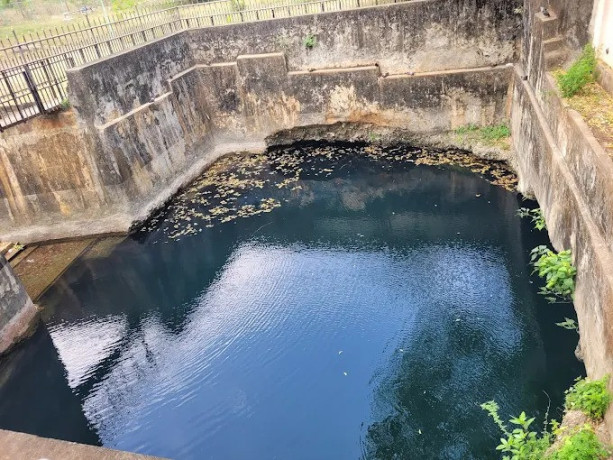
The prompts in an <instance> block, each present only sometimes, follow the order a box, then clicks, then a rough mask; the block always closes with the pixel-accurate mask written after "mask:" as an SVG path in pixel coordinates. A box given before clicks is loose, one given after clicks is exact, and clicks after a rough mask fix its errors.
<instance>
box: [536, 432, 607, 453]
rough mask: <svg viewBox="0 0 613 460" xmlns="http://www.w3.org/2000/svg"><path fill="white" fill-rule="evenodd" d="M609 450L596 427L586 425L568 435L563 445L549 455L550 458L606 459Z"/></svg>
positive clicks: (564, 438)
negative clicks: (599, 437)
mask: <svg viewBox="0 0 613 460" xmlns="http://www.w3.org/2000/svg"><path fill="white" fill-rule="evenodd" d="M608 455H609V452H608V451H607V449H605V447H604V446H603V445H602V443H601V442H600V441H599V440H598V438H597V437H596V433H594V429H593V428H592V427H591V426H589V425H584V426H583V427H581V428H580V429H579V430H576V431H575V432H574V433H572V434H569V435H566V436H564V437H563V438H562V440H561V445H560V447H558V448H557V449H556V450H555V451H553V452H552V453H551V455H548V456H547V457H545V458H547V459H548V460H598V459H605V458H607V457H608Z"/></svg>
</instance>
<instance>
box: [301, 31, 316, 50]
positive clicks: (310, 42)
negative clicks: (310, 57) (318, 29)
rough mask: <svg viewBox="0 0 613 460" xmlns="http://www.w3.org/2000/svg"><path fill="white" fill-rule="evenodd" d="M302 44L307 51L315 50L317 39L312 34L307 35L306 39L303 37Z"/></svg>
mask: <svg viewBox="0 0 613 460" xmlns="http://www.w3.org/2000/svg"><path fill="white" fill-rule="evenodd" d="M303 44H304V46H305V47H306V48H307V49H313V48H315V45H316V44H317V37H316V36H315V35H313V34H309V35H307V36H306V37H304V41H303Z"/></svg>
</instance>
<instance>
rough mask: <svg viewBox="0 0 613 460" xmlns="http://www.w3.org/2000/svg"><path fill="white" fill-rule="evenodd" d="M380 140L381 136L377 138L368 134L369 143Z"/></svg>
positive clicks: (372, 134)
mask: <svg viewBox="0 0 613 460" xmlns="http://www.w3.org/2000/svg"><path fill="white" fill-rule="evenodd" d="M380 138H381V136H379V135H378V134H375V133H368V140H369V141H370V142H376V141H378V140H379V139H380Z"/></svg>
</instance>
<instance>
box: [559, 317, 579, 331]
mask: <svg viewBox="0 0 613 460" xmlns="http://www.w3.org/2000/svg"><path fill="white" fill-rule="evenodd" d="M556 326H560V327H563V328H564V329H568V330H569V331H577V332H579V325H578V324H577V321H575V320H574V319H570V318H566V317H565V318H564V321H562V322H561V323H556Z"/></svg>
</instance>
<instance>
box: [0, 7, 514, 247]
mask: <svg viewBox="0 0 613 460" xmlns="http://www.w3.org/2000/svg"><path fill="white" fill-rule="evenodd" d="M513 5H514V2H508V1H505V0H495V1H488V2H484V1H476V0H453V1H451V2H450V1H447V0H419V1H415V2H411V3H403V4H397V5H389V6H381V7H374V8H364V9H360V10H354V11H348V12H340V13H329V14H322V15H314V16H305V17H300V18H290V19H279V20H272V21H265V22H258V23H250V24H239V25H234V26H224V27H218V28H211V29H202V30H194V31H189V32H183V33H178V34H175V35H172V36H170V37H167V38H164V39H160V40H157V41H155V42H151V43H149V44H147V45H145V46H143V47H140V48H137V49H134V50H132V51H128V52H125V53H122V54H120V55H118V56H114V57H110V58H107V59H104V60H101V61H99V62H96V63H93V64H90V65H88V66H85V67H82V68H76V69H71V70H70V71H69V73H68V78H69V91H70V100H71V103H72V105H73V107H74V112H75V115H71V114H62V115H60V116H56V117H48V118H46V119H45V118H38V119H36V120H34V121H33V122H32V123H31V124H29V125H22V126H19V127H17V128H15V129H14V130H9V131H7V132H5V133H2V134H0V160H1V161H0V163H1V164H0V172H1V171H3V170H4V173H3V174H2V175H0V185H1V187H2V192H1V194H0V197H2V199H3V201H2V203H3V206H2V207H0V236H1V237H2V238H4V239H9V240H19V241H34V240H41V239H49V238H59V237H65V236H77V235H87V234H92V233H99V232H113V231H127V230H128V229H129V228H130V226H131V225H132V224H133V223H134V222H135V221H138V220H140V219H144V218H145V217H147V215H148V213H149V212H151V211H152V210H153V209H154V208H155V207H158V206H160V205H161V204H162V203H163V202H164V201H165V200H166V199H168V198H170V196H172V194H173V193H175V192H176V190H177V189H178V188H179V187H180V186H182V185H184V184H186V183H187V182H189V181H190V180H191V179H193V178H194V177H195V176H196V175H197V174H198V173H199V172H200V171H201V170H202V169H203V168H204V167H205V166H206V165H207V164H209V163H211V162H212V161H214V160H215V159H216V158H218V157H219V156H220V155H222V154H224V153H227V152H231V151H241V150H258V149H262V148H264V139H265V138H266V137H267V136H269V135H271V134H273V133H275V132H276V131H279V130H284V129H290V128H293V127H298V126H309V125H313V124H318V125H321V124H324V125H325V124H333V123H336V122H338V121H349V122H355V123H370V124H374V125H377V126H390V127H393V128H399V129H404V130H406V131H407V132H408V133H413V134H415V135H418V134H419V135H423V134H429V133H440V132H448V131H450V130H452V129H454V128H456V127H458V126H461V125H465V124H468V123H475V124H481V125H488V124H493V123H499V122H500V121H502V120H504V119H505V118H508V116H509V107H510V105H509V101H510V94H511V91H510V90H511V78H512V69H511V68H510V67H508V66H506V65H503V64H504V63H505V62H507V61H511V60H512V59H513V56H514V53H515V50H516V47H515V45H516V39H517V35H516V34H517V32H518V31H517V27H518V16H517V14H516V13H515V12H514V10H513V7H512V6H513ZM476 19H480V22H475V21H476ZM307 31H308V32H307ZM306 33H313V34H315V35H317V37H318V44H317V46H316V47H315V48H314V49H313V50H308V49H307V48H306V47H305V46H304V45H303V43H302V41H303V39H304V35H305V34H306ZM280 37H281V39H280ZM283 37H285V38H283ZM264 51H265V52H266V53H265V54H252V53H260V52H264ZM220 61H223V62H220ZM494 64H496V66H493V65H494ZM484 65H485V66H486V67H483V66H484ZM311 66H313V67H317V68H316V69H315V68H313V67H311ZM478 66H481V67H478ZM442 69H448V70H442ZM449 69H451V70H449ZM75 160H76V161H75Z"/></svg>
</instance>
